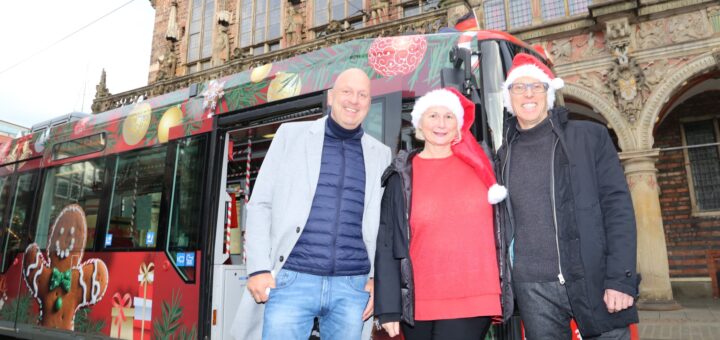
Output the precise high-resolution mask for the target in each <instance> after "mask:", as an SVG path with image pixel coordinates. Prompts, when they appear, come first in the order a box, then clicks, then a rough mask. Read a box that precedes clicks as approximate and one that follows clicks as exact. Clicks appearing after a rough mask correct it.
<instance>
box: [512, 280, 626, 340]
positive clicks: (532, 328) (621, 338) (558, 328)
mask: <svg viewBox="0 0 720 340" xmlns="http://www.w3.org/2000/svg"><path fill="white" fill-rule="evenodd" d="M513 285H514V291H515V301H517V304H518V309H519V310H520V317H521V318H522V320H523V324H524V326H525V338H526V339H527V340H556V339H571V338H572V339H575V338H574V335H573V334H571V333H570V319H571V318H572V317H573V312H572V308H570V299H569V297H568V295H567V290H566V289H565V286H563V285H561V284H560V282H557V281H554V282H514V283H513ZM583 339H585V340H630V328H628V327H625V328H616V329H613V330H611V331H608V332H605V333H603V334H601V335H599V336H597V337H583Z"/></svg>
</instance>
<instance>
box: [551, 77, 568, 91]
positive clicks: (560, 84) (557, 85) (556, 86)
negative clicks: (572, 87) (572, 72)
mask: <svg viewBox="0 0 720 340" xmlns="http://www.w3.org/2000/svg"><path fill="white" fill-rule="evenodd" d="M550 86H552V88H554V89H556V90H559V89H561V88H563V86H565V81H563V80H562V78H560V77H557V78H555V79H553V80H551V81H550Z"/></svg>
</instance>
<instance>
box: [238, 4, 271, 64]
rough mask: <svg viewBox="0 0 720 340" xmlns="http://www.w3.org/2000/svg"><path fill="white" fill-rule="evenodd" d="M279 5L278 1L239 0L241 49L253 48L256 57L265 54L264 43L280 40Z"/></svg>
mask: <svg viewBox="0 0 720 340" xmlns="http://www.w3.org/2000/svg"><path fill="white" fill-rule="evenodd" d="M281 4H282V3H281V2H280V0H241V2H240V25H238V27H239V29H240V32H238V36H239V37H240V46H241V47H253V54H256V55H257V54H258V53H260V54H261V53H265V46H264V43H265V42H266V41H270V40H275V39H280V35H281V31H280V29H281V27H280V17H281V12H280V11H281V9H282V6H281ZM258 45H260V46H258Z"/></svg>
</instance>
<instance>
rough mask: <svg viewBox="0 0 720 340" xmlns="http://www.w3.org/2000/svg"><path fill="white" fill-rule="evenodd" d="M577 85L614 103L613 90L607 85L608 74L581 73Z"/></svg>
mask: <svg viewBox="0 0 720 340" xmlns="http://www.w3.org/2000/svg"><path fill="white" fill-rule="evenodd" d="M577 83H578V84H579V85H582V86H584V87H587V88H588V89H591V90H592V91H594V92H597V93H599V94H601V95H602V97H604V98H605V100H608V101H612V100H611V98H612V90H611V89H610V88H609V87H608V85H607V84H608V83H607V74H603V73H600V72H587V73H581V74H580V78H579V79H578V81H577Z"/></svg>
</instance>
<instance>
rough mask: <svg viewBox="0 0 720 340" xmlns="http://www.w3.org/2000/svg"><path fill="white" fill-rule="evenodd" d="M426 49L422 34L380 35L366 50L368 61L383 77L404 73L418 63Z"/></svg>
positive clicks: (425, 41)
mask: <svg viewBox="0 0 720 340" xmlns="http://www.w3.org/2000/svg"><path fill="white" fill-rule="evenodd" d="M425 51H427V40H425V37H424V36H421V35H413V36H401V37H380V38H377V39H375V41H373V43H372V45H370V49H369V50H368V62H369V63H370V66H372V68H373V69H374V70H375V72H377V73H380V74H381V75H383V76H385V77H390V76H397V75H406V74H409V73H410V72H412V71H415V69H416V68H417V67H418V65H420V62H421V61H422V59H423V57H424V56H425Z"/></svg>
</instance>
